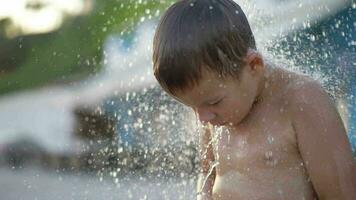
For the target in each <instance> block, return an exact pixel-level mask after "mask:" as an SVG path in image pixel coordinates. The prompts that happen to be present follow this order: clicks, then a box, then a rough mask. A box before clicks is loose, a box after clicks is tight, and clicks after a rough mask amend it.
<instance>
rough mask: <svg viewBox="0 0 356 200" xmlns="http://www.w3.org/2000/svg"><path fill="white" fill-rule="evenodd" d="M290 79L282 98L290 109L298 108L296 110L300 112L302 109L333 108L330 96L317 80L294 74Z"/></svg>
mask: <svg viewBox="0 0 356 200" xmlns="http://www.w3.org/2000/svg"><path fill="white" fill-rule="evenodd" d="M291 77H292V78H291V80H290V81H289V83H288V85H287V86H286V90H285V93H284V94H285V95H284V97H283V98H284V100H287V101H288V102H289V103H290V107H291V108H298V110H302V109H303V107H309V108H314V109H317V108H320V109H322V108H324V109H325V108H328V109H332V108H334V105H333V104H334V102H333V100H332V98H331V96H330V95H329V94H328V93H327V92H326V90H325V89H324V88H323V87H322V85H321V84H320V83H319V82H318V81H317V80H314V79H312V78H311V77H309V76H306V75H301V74H295V73H293V75H292V76H291Z"/></svg>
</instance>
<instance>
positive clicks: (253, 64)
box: [245, 49, 264, 72]
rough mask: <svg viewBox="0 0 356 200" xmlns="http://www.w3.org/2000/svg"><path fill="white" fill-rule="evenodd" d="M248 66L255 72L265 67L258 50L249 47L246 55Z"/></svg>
mask: <svg viewBox="0 0 356 200" xmlns="http://www.w3.org/2000/svg"><path fill="white" fill-rule="evenodd" d="M245 63H246V65H247V67H249V68H250V70H251V71H253V72H258V71H260V70H261V69H263V68H264V62H263V58H262V55H261V54H260V53H258V52H257V51H254V50H251V49H249V50H248V51H247V54H246V57H245Z"/></svg>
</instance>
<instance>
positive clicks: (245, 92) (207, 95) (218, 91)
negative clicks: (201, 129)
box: [175, 66, 259, 126]
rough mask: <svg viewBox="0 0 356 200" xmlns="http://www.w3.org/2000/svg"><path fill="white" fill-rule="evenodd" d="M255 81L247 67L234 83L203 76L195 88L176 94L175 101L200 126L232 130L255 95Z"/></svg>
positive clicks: (210, 73) (245, 112)
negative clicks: (192, 113)
mask: <svg viewBox="0 0 356 200" xmlns="http://www.w3.org/2000/svg"><path fill="white" fill-rule="evenodd" d="M258 80H259V78H258V76H256V74H254V72H253V70H251V68H250V67H249V66H245V67H243V68H242V69H241V71H240V74H239V79H238V80H237V79H236V78H233V77H227V78H222V77H219V76H218V75H217V74H215V73H212V72H205V73H203V77H202V79H201V80H200V82H199V85H197V86H195V87H193V88H192V89H187V90H186V91H184V92H178V93H177V94H176V95H175V98H176V99H177V100H178V101H180V102H181V103H183V104H185V105H186V106H189V107H191V108H192V109H193V110H194V111H195V112H196V114H197V115H198V117H199V120H200V121H202V122H209V123H211V124H212V125H219V126H221V125H230V126H234V125H237V124H239V123H240V122H241V121H242V120H243V119H244V118H245V117H246V116H247V114H248V113H249V111H250V109H251V107H252V105H253V103H254V101H255V99H256V96H257V93H258V82H259V81H258Z"/></svg>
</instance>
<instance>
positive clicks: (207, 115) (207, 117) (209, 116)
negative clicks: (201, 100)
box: [197, 108, 216, 122]
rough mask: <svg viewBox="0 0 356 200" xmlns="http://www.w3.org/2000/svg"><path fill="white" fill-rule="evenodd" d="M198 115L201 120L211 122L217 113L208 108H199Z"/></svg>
mask: <svg viewBox="0 0 356 200" xmlns="http://www.w3.org/2000/svg"><path fill="white" fill-rule="evenodd" d="M197 113H198V117H199V120H200V121H201V122H210V121H211V120H213V119H214V118H215V117H216V114H214V113H213V112H210V111H208V110H203V109H199V108H198V109H197Z"/></svg>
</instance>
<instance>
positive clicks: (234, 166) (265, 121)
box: [213, 113, 301, 174]
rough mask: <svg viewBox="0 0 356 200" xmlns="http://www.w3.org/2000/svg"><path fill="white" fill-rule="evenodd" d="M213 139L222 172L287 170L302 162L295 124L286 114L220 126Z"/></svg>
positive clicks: (218, 169)
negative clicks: (235, 127) (231, 126)
mask: <svg viewBox="0 0 356 200" xmlns="http://www.w3.org/2000/svg"><path fill="white" fill-rule="evenodd" d="M213 141H214V142H213V147H214V148H213V149H214V157H215V159H216V161H217V162H219V165H218V167H217V172H218V174H223V173H225V172H228V171H230V170H237V171H239V172H241V173H249V171H256V169H259V170H268V169H280V168H282V169H284V168H289V167H291V166H294V165H295V164H296V163H298V164H300V162H301V159H300V156H299V153H298V150H297V145H296V144H297V142H296V137H295V133H294V131H293V127H292V125H291V123H290V122H289V121H288V119H286V118H285V117H284V116H283V115H278V114H273V113H271V114H269V115H263V116H262V117H260V118H259V119H258V120H256V121H255V122H254V123H253V124H250V125H246V126H244V127H241V128H238V129H235V130H228V129H224V128H221V129H218V130H216V131H215V133H214V136H213Z"/></svg>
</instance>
